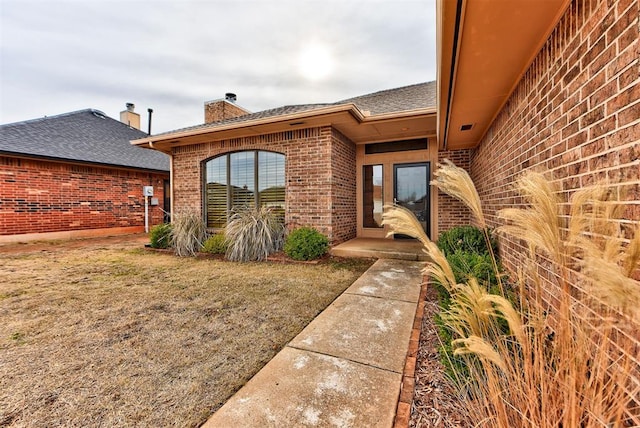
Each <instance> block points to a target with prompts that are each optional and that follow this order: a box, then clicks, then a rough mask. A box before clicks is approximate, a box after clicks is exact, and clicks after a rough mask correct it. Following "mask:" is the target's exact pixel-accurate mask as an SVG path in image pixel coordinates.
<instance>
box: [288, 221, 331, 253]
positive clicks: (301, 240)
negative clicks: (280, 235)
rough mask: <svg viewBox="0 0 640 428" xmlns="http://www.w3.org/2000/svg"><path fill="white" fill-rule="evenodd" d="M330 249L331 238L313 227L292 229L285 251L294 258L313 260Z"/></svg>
mask: <svg viewBox="0 0 640 428" xmlns="http://www.w3.org/2000/svg"><path fill="white" fill-rule="evenodd" d="M328 249H329V240H328V239H327V237H326V236H324V235H323V234H322V233H320V232H318V231H317V230H315V229H314V228H312V227H301V228H300V229H296V230H294V231H292V232H291V233H290V234H289V236H287V239H286V241H285V243H284V252H285V254H286V255H287V256H289V257H291V258H292V259H294V260H313V259H317V258H319V257H322V256H323V255H324V254H326V252H327V250H328Z"/></svg>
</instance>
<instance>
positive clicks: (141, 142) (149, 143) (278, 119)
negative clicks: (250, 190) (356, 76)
mask: <svg viewBox="0 0 640 428" xmlns="http://www.w3.org/2000/svg"><path fill="white" fill-rule="evenodd" d="M336 113H349V114H351V115H352V116H353V118H354V119H355V120H356V121H357V122H358V123H370V122H376V121H383V120H393V119H403V118H406V117H411V116H416V115H422V114H435V113H436V108H435V107H430V108H422V109H414V110H404V111H400V112H393V113H383V114H378V115H373V116H372V115H369V114H368V112H363V111H362V110H360V109H359V108H358V107H357V106H356V105H355V104H354V103H348V104H340V105H336V106H330V107H321V108H318V109H311V110H305V111H301V112H297V113H291V114H286V115H280V116H270V117H264V118H259V119H253V120H248V121H244V122H232V123H227V124H221V125H218V126H215V125H214V126H208V127H205V128H199V129H192V130H185V131H177V132H173V133H167V134H162V135H157V136H150V137H146V138H141V139H138V140H132V141H131V144H133V145H136V146H144V147H148V148H153V149H156V150H158V148H156V147H154V145H155V144H156V143H159V142H165V141H170V140H177V139H180V138H185V137H195V136H199V135H205V134H210V133H213V132H220V131H231V130H234V129H244V128H251V127H255V126H261V125H269V124H277V123H284V122H290V121H294V120H301V119H309V118H317V117H321V116H326V115H330V114H336Z"/></svg>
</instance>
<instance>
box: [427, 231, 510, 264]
mask: <svg viewBox="0 0 640 428" xmlns="http://www.w3.org/2000/svg"><path fill="white" fill-rule="evenodd" d="M489 237H490V239H491V246H492V247H493V253H494V254H495V255H496V256H497V255H498V243H497V241H496V240H495V239H494V238H492V237H491V232H490V231H489ZM437 244H438V248H440V250H441V251H442V252H443V253H444V255H445V256H447V257H448V256H449V255H450V254H453V253H455V252H456V251H465V252H472V253H478V254H488V253H489V251H488V248H487V244H486V240H485V237H484V233H483V232H482V229H478V228H477V227H474V226H457V227H452V228H451V229H449V230H447V231H445V232H442V233H441V234H440V237H439V238H438V242H437Z"/></svg>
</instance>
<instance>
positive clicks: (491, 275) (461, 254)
mask: <svg viewBox="0 0 640 428" xmlns="http://www.w3.org/2000/svg"><path fill="white" fill-rule="evenodd" d="M447 261H448V262H449V264H450V265H451V269H452V270H453V274H454V275H455V278H456V282H457V283H463V282H467V281H468V280H469V277H474V278H476V279H478V280H479V281H480V282H481V283H483V284H487V286H488V288H489V289H490V288H492V287H493V286H496V285H498V278H497V277H496V272H495V270H494V268H493V262H492V261H491V256H490V255H489V253H476V252H471V251H463V250H458V251H455V252H453V253H452V254H449V255H447Z"/></svg>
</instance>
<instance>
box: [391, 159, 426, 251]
mask: <svg viewBox="0 0 640 428" xmlns="http://www.w3.org/2000/svg"><path fill="white" fill-rule="evenodd" d="M393 183H394V184H393V201H394V202H395V203H396V204H397V205H400V206H403V207H405V208H408V209H409V210H410V211H411V212H413V213H414V214H415V216H416V218H417V219H418V221H419V222H420V224H421V225H422V228H423V229H424V231H425V232H426V233H427V235H429V223H430V222H429V162H422V163H403V164H395V165H394V166H393ZM398 237H399V238H402V237H404V236H398Z"/></svg>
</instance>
